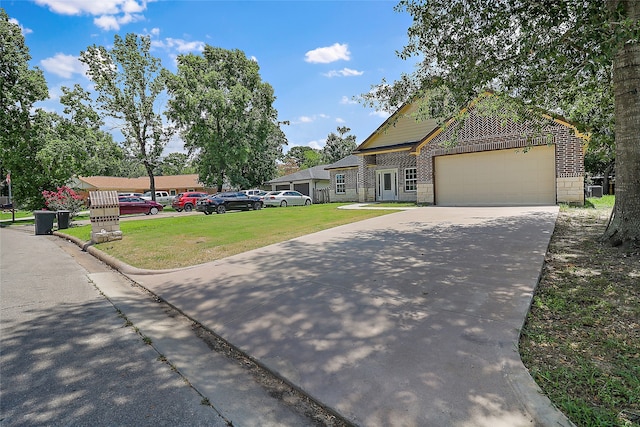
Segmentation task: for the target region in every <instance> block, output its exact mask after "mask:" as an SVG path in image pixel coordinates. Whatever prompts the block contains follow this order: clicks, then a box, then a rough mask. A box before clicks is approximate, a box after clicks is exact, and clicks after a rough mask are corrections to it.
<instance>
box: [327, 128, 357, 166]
mask: <svg viewBox="0 0 640 427" xmlns="http://www.w3.org/2000/svg"><path fill="white" fill-rule="evenodd" d="M337 131H338V133H337V134H335V133H333V132H331V133H330V134H329V136H327V142H326V144H325V146H324V148H323V149H322V154H323V157H324V161H325V162H327V163H335V162H337V161H338V160H340V159H342V158H344V157H347V156H348V155H349V154H351V153H352V152H353V150H355V149H356V136H355V135H347V134H348V133H349V132H351V129H350V128H348V127H346V126H338V128H337Z"/></svg>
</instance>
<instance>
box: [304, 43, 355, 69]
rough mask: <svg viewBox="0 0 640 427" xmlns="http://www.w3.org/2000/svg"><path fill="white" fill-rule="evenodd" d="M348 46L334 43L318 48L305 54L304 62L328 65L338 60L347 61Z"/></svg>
mask: <svg viewBox="0 0 640 427" xmlns="http://www.w3.org/2000/svg"><path fill="white" fill-rule="evenodd" d="M350 55H351V52H349V45H347V44H346V43H345V44H340V43H335V44H333V45H332V46H328V47H319V48H317V49H313V50H310V51H309V52H307V53H305V55H304V56H305V61H306V62H311V63H313V64H317V63H320V64H328V63H330V62H335V61H339V60H341V59H342V60H344V61H348V60H350V59H351V56H350Z"/></svg>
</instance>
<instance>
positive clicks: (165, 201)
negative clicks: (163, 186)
mask: <svg viewBox="0 0 640 427" xmlns="http://www.w3.org/2000/svg"><path fill="white" fill-rule="evenodd" d="M173 197H174V196H172V195H171V194H169V192H168V191H156V202H157V203H160V204H161V205H162V206H169V205H170V204H171V202H173ZM142 198H143V199H146V200H151V191H147V192H146V193H144V194H143V195H142Z"/></svg>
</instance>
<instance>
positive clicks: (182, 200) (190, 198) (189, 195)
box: [171, 191, 208, 212]
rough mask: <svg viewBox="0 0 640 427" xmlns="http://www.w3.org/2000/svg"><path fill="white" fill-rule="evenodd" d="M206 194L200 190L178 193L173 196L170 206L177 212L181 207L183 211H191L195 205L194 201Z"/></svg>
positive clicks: (180, 210)
mask: <svg viewBox="0 0 640 427" xmlns="http://www.w3.org/2000/svg"><path fill="white" fill-rule="evenodd" d="M206 196H208V194H207V193H203V192H201V191H189V192H186V193H180V194H178V195H177V196H176V197H174V199H173V202H172V203H171V206H172V207H173V209H175V210H177V211H178V212H182V210H183V209H184V211H185V212H191V211H192V210H193V208H194V207H195V205H196V201H197V200H198V199H199V198H201V197H206Z"/></svg>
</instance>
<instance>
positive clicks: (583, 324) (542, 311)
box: [520, 196, 640, 427]
mask: <svg viewBox="0 0 640 427" xmlns="http://www.w3.org/2000/svg"><path fill="white" fill-rule="evenodd" d="M613 201H614V198H613V196H607V197H603V198H601V199H596V198H594V199H589V200H587V203H586V206H587V207H585V208H574V207H563V208H562V209H561V211H560V215H559V217H558V221H557V223H556V228H555V230H554V233H553V236H552V239H551V243H550V245H549V249H548V252H547V256H546V260H545V265H544V268H543V271H542V276H541V278H540V283H539V284H538V287H537V289H536V292H535V295H534V298H533V303H532V306H531V309H530V311H529V314H528V317H527V321H526V324H525V327H524V328H523V330H522V335H521V340H520V355H521V357H522V360H523V362H524V364H525V366H526V367H527V368H528V369H529V372H530V373H531V375H532V376H533V378H534V379H535V380H536V381H537V383H538V385H539V386H540V387H541V388H542V390H543V391H544V392H545V394H547V396H549V398H550V399H551V400H552V401H553V403H554V404H555V405H556V406H557V407H559V408H560V409H561V410H562V411H563V412H564V413H565V414H566V415H567V416H568V417H569V419H571V421H573V423H574V424H576V425H577V426H579V427H580V426H585V427H586V426H594V427H595V426H620V427H622V426H640V287H639V286H638V283H640V251H638V250H637V249H635V250H624V249H621V248H613V247H610V246H607V245H606V244H603V243H601V242H599V240H598V239H599V237H600V236H601V235H602V233H603V232H604V229H605V227H606V224H607V222H608V219H609V214H610V212H611V207H612V206H613Z"/></svg>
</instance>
